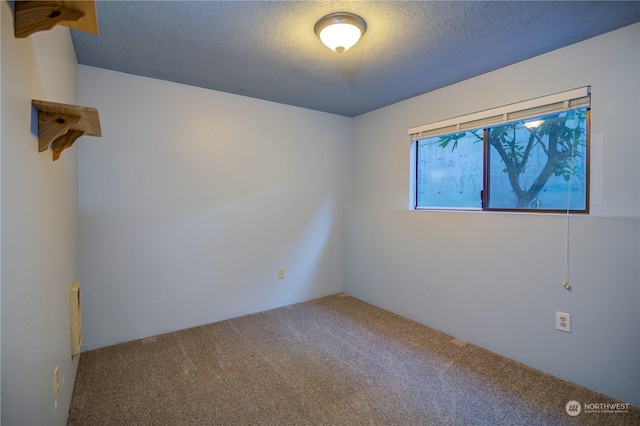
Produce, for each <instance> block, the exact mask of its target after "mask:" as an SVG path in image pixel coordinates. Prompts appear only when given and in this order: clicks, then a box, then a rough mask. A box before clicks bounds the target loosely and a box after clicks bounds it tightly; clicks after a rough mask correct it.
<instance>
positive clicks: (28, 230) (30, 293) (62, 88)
mask: <svg viewBox="0 0 640 426" xmlns="http://www.w3.org/2000/svg"><path fill="white" fill-rule="evenodd" d="M0 8H1V9H2V74H1V77H2V90H1V93H2V95H1V96H2V109H1V113H2V130H1V132H2V136H1V140H2V148H1V149H2V166H1V180H2V185H1V186H2V213H1V226H2V424H7V425H19V424H24V425H48V424H60V425H63V424H66V419H67V413H68V409H69V403H70V401H71V393H72V390H73V382H74V380H75V373H76V369H77V357H76V359H75V361H72V359H71V349H70V332H69V288H70V287H71V284H72V282H73V281H74V280H77V278H78V277H77V263H76V261H77V251H78V250H77V249H78V247H77V240H78V229H77V221H78V215H77V178H76V175H77V149H76V148H75V147H74V148H70V149H68V150H66V151H65V152H64V153H63V154H62V156H61V158H60V159H59V160H58V161H56V162H53V161H52V158H51V151H48V152H43V153H38V142H37V115H35V114H34V110H32V107H31V100H32V99H43V100H48V101H54V102H63V103H70V104H75V103H76V101H77V87H76V85H77V64H76V58H75V53H74V51H73V46H72V43H71V37H70V35H69V30H68V29H67V28H63V27H61V28H55V29H54V30H52V31H48V32H42V33H37V34H34V35H32V36H31V37H29V38H27V39H16V38H14V35H13V13H12V9H11V8H10V6H9V2H2V3H1V4H0ZM85 139H86V138H80V139H79V140H78V142H77V143H76V144H78V143H84V140H85ZM56 366H59V374H60V391H59V395H58V399H57V401H56V400H55V397H54V386H53V383H54V381H53V373H54V369H55V367H56Z"/></svg>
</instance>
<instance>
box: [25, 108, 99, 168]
mask: <svg viewBox="0 0 640 426" xmlns="http://www.w3.org/2000/svg"><path fill="white" fill-rule="evenodd" d="M31 104H32V105H33V106H34V108H35V109H36V110H37V111H38V151H39V152H43V151H46V150H48V149H49V146H51V147H52V148H53V161H55V160H57V159H58V158H60V154H61V153H62V151H64V150H65V149H67V148H70V147H71V146H72V145H73V143H74V142H75V141H76V139H78V138H79V137H80V136H83V135H87V136H97V137H100V136H102V130H101V129H100V117H99V115H98V110H97V109H95V108H91V107H83V106H77V105H67V104H60V103H56V102H47V101H39V100H36V99H34V100H32V101H31Z"/></svg>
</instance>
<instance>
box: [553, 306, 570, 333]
mask: <svg viewBox="0 0 640 426" xmlns="http://www.w3.org/2000/svg"><path fill="white" fill-rule="evenodd" d="M556 330H560V331H565V332H567V333H571V314H567V313H564V312H557V311H556Z"/></svg>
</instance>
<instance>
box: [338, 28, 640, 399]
mask: <svg viewBox="0 0 640 426" xmlns="http://www.w3.org/2000/svg"><path fill="white" fill-rule="evenodd" d="M639 43H640V24H636V25H633V26H630V27H626V28H623V29H620V30H617V31H614V32H611V33H608V34H604V35H602V36H599V37H596V38H593V39H590V40H587V41H584V42H581V43H579V44H575V45H573V46H569V47H566V48H563V49H560V50H557V51H554V52H551V53H548V54H545V55H542V56H539V57H536V58H533V59H530V60H527V61H524V62H521V63H518V64H515V65H513V66H510V67H506V68H503V69H500V70H497V71H494V72H491V73H488V74H485V75H482V76H479V77H477V78H473V79H470V80H467V81H464V82H461V83H458V84H456V85H452V86H449V87H446V88H443V89H441V90H438V91H434V92H431V93H427V94H425V95H422V96H418V97H416V98H413V99H410V100H407V101H404V102H400V103H398V104H395V105H392V106H389V107H386V108H383V109H380V110H377V111H374V112H371V113H369V114H365V115H362V116H360V117H357V118H356V119H355V120H354V148H353V149H354V157H353V200H354V208H352V209H349V210H348V211H347V214H346V225H345V229H346V237H345V241H346V243H345V244H346V246H345V291H347V292H348V293H350V294H352V295H354V296H356V297H359V298H361V299H363V300H366V301H368V302H371V303H373V304H375V305H378V306H381V307H383V308H386V309H389V310H391V311H394V312H397V313H399V314H401V315H404V316H407V317H409V318H413V319H415V320H417V321H420V322H422V323H424V324H426V325H429V326H431V327H434V328H436V329H439V330H442V331H445V332H447V333H449V334H451V335H453V336H455V337H458V338H462V339H464V340H467V341H469V342H472V343H474V344H477V345H479V346H482V347H485V348H487V349H489V350H492V351H494V352H497V353H500V354H503V355H506V356H508V357H510V358H513V359H515V360H518V361H520V362H523V363H525V364H528V365H530V366H533V367H535V368H538V369H541V370H543V371H546V372H550V373H552V374H554V375H556V376H560V377H563V378H565V379H568V380H570V381H573V382H575V383H578V384H581V385H583V386H586V387H589V388H592V389H594V390H596V391H600V392H603V393H605V394H608V395H611V396H613V397H616V398H619V399H622V400H624V401H627V402H630V403H633V404H635V405H637V406H640V268H639V266H638V264H639V259H640V253H639V246H640V129H639V128H638V125H637V122H638V117H639V116H640V96H639V93H640V52H639V49H638V44H639ZM425 78H428V76H425ZM585 85H591V88H592V115H591V117H592V123H591V126H592V127H591V131H592V139H591V144H592V145H591V214H590V215H589V216H586V217H585V216H572V217H571V222H570V224H571V234H570V235H571V236H570V240H571V257H570V265H571V267H570V277H571V285H572V287H573V288H572V291H571V292H567V291H566V290H564V289H563V288H562V287H561V282H562V281H563V279H564V252H565V248H564V244H565V240H564V235H565V232H566V228H565V219H564V217H562V216H552V215H542V214H505V213H486V212H425V211H409V210H408V206H409V180H410V161H409V158H410V151H409V148H410V143H409V140H408V135H407V130H408V128H410V127H413V126H416V125H421V124H426V123H429V122H433V121H437V120H441V119H445V118H449V117H455V116H459V115H462V114H467V113H471V112H474V111H480V110H483V109H487V108H492V107H496V106H500V105H505V104H509V103H512V102H516V101H520V100H525V99H529V98H533V97H537V96H543V95H547V94H551V93H555V92H560V91H564V90H568V89H572V88H576V87H580V86H585ZM555 311H563V312H568V313H570V314H572V328H573V330H572V333H571V334H567V333H562V332H559V331H556V330H555Z"/></svg>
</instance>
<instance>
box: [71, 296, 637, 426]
mask: <svg viewBox="0 0 640 426" xmlns="http://www.w3.org/2000/svg"><path fill="white" fill-rule="evenodd" d="M571 400H576V401H578V402H581V403H582V410H583V412H582V413H580V414H579V415H577V416H575V417H572V416H569V415H568V414H567V413H566V411H565V407H566V405H567V403H568V402H569V401H571ZM615 402H617V401H614V400H612V399H611V398H607V397H605V396H603V395H600V394H597V393H594V392H591V391H589V390H587V389H584V388H581V387H579V386H577V385H574V384H571V383H569V382H566V381H564V380H561V379H558V378H555V377H552V376H550V375H547V374H544V373H541V372H539V371H537V370H534V369H532V368H529V367H526V366H524V365H522V364H519V363H517V362H514V361H511V360H509V359H506V358H504V357H501V356H498V355H496V354H494V353H491V352H488V351H486V350H483V349H481V348H479V347H477V346H474V345H471V344H465V342H462V341H459V340H456V339H453V338H452V337H451V336H448V335H446V334H443V333H440V332H437V331H434V330H432V329H430V328H428V327H425V326H422V325H420V324H417V323H415V322H413V321H410V320H407V319H405V318H402V317H400V316H397V315H394V314H391V313H389V312H387V311H384V310H382V309H379V308H376V307H374V306H371V305H368V304H366V303H364V302H362V301H359V300H357V299H355V298H353V297H349V296H346V295H335V296H329V297H325V298H321V299H317V300H313V301H310V302H305V303H300V304H296V305H292V306H287V307H284V308H279V309H275V310H272V311H267V312H262V313H258V314H253V315H248V316H244V317H239V318H234V319H231V320H226V321H221V322H218V323H214V324H209V325H205V326H201V327H196V328H191V329H188V330H182V331H178V332H174V333H170V334H165V335H161V336H156V337H151V338H148V339H143V340H138V341H134V342H128V343H123V344H120V345H116V346H112V347H108V348H103V349H98V350H94V351H89V352H86V353H83V354H82V355H81V357H80V365H79V368H78V374H77V379H76V383H75V389H74V393H73V398H72V402H71V408H70V412H69V420H68V424H69V425H491V426H495V425H565V424H566V425H575V424H587V425H640V410H638V409H636V408H633V407H629V410H628V412H627V413H593V412H591V413H588V412H586V410H585V406H584V404H586V403H615Z"/></svg>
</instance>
